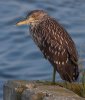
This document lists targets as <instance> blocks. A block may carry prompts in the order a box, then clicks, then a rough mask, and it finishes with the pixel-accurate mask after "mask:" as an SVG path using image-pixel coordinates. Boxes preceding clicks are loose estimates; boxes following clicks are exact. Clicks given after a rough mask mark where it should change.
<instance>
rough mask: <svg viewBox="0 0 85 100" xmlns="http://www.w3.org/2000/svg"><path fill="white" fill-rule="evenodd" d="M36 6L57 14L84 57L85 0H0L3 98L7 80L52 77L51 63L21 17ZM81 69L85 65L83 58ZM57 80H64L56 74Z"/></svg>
mask: <svg viewBox="0 0 85 100" xmlns="http://www.w3.org/2000/svg"><path fill="white" fill-rule="evenodd" d="M34 9H44V10H46V11H47V12H48V13H49V14H50V15H51V16H53V17H55V18H56V19H57V20H58V21H59V22H60V23H61V24H62V25H63V26H64V27H65V28H66V29H67V31H68V32H69V34H70V35H71V37H72V38H73V40H74V41H75V43H76V46H77V50H78V53H79V56H80V59H81V58H82V59H83V60H84V59H85V0H54V1H53V0H0V100H1V99H2V93H3V91H2V89H3V84H4V82H5V81H6V80H16V79H17V80H18V79H19V80H51V78H52V75H51V74H52V67H51V64H50V63H49V62H48V61H47V60H45V59H44V57H43V55H42V54H41V52H40V51H39V49H38V48H37V46H36V45H35V43H34V42H33V40H32V39H31V37H30V34H29V30H28V27H27V26H21V27H16V26H15V24H16V22H17V21H18V20H20V19H22V18H23V17H25V16H26V14H27V12H29V11H30V10H34ZM82 66H83V67H82V70H83V69H84V68H85V67H84V66H85V63H84V61H83V62H82ZM56 80H59V81H60V80H61V79H60V77H59V75H58V74H57V76H56Z"/></svg>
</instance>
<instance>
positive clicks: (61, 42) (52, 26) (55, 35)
mask: <svg viewBox="0 0 85 100" xmlns="http://www.w3.org/2000/svg"><path fill="white" fill-rule="evenodd" d="M45 23H46V22H45ZM47 23H48V24H44V26H43V27H44V28H45V29H43V33H42V36H43V39H44V43H43V41H42V43H43V44H45V45H44V46H45V47H44V48H45V50H44V51H45V54H44V55H45V57H46V58H47V56H46V53H47V55H48V53H50V55H51V56H52V57H53V58H59V57H58V52H60V53H62V52H65V53H64V55H63V56H62V57H65V56H67V54H68V56H69V59H70V60H71V61H72V62H73V63H74V64H77V61H78V56H77V51H76V47H75V44H74V42H73V40H72V39H71V37H70V35H69V34H68V33H67V31H66V30H65V29H64V28H63V27H62V26H61V25H60V24H59V23H58V22H56V21H55V20H54V19H51V20H48V21H47ZM54 51H55V52H54ZM53 53H55V54H56V53H57V54H56V56H57V57H54V56H55V55H54V54H53ZM60 58H61V57H60Z"/></svg>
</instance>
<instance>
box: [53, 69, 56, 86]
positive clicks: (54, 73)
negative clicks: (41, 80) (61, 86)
mask: <svg viewBox="0 0 85 100" xmlns="http://www.w3.org/2000/svg"><path fill="white" fill-rule="evenodd" d="M55 76H56V68H55V67H53V79H52V83H53V84H55Z"/></svg>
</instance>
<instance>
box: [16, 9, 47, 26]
mask: <svg viewBox="0 0 85 100" xmlns="http://www.w3.org/2000/svg"><path fill="white" fill-rule="evenodd" d="M45 16H47V13H46V12H45V11H43V10H33V11H31V12H30V13H28V15H27V17H26V18H25V19H24V20H22V21H19V22H18V23H17V24H16V25H17V26H20V25H35V24H37V23H39V22H41V21H42V20H43V19H44V17H45Z"/></svg>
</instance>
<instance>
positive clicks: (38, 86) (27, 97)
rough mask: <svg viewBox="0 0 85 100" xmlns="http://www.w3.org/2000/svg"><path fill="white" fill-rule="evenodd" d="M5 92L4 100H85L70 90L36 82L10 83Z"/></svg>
mask: <svg viewBox="0 0 85 100" xmlns="http://www.w3.org/2000/svg"><path fill="white" fill-rule="evenodd" d="M3 92H4V94H3V100H85V99H84V98H81V97H79V96H78V95H77V94H75V93H74V92H72V91H70V90H68V89H65V88H62V87H59V86H55V85H46V84H43V83H40V82H36V81H8V82H6V83H5V84H4V87H3Z"/></svg>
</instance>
